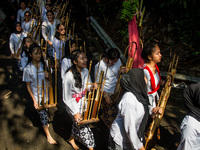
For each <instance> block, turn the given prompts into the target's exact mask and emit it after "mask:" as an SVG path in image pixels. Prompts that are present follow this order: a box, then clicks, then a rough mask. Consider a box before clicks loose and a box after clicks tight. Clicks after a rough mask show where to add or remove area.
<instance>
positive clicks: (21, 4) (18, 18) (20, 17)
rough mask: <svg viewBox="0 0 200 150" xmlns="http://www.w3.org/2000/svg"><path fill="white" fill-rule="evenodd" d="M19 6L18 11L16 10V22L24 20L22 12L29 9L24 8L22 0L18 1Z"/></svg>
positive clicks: (24, 4)
mask: <svg viewBox="0 0 200 150" xmlns="http://www.w3.org/2000/svg"><path fill="white" fill-rule="evenodd" d="M20 8H21V9H19V10H18V11H17V22H20V23H22V22H24V19H25V18H24V13H25V12H26V11H31V10H30V9H29V8H26V3H25V2H24V1H21V2H20Z"/></svg>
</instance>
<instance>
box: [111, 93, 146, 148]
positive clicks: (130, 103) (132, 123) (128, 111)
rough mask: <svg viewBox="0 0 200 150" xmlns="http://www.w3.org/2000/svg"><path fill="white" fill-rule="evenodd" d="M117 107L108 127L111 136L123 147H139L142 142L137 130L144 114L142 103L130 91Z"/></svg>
mask: <svg viewBox="0 0 200 150" xmlns="http://www.w3.org/2000/svg"><path fill="white" fill-rule="evenodd" d="M118 108H119V111H118V115H117V117H116V119H115V120H114V122H113V123H112V126H111V129H110V135H111V137H112V138H113V140H114V142H115V143H117V144H118V145H119V146H121V147H123V148H124V149H127V150H129V149H130V150H135V149H136V150H138V149H140V148H141V147H142V146H143V143H142V142H141V140H140V139H139V137H138V135H137V132H138V130H139V127H140V124H141V122H142V119H143V117H144V114H145V112H144V107H143V105H142V103H140V102H139V101H138V100H137V98H136V97H135V95H133V94H132V93H131V92H126V93H125V94H124V95H123V97H122V99H121V101H120V103H119V105H118Z"/></svg>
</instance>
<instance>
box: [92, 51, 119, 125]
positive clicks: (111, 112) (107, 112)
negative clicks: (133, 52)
mask: <svg viewBox="0 0 200 150" xmlns="http://www.w3.org/2000/svg"><path fill="white" fill-rule="evenodd" d="M119 57H120V53H119V51H118V49H116V48H110V49H108V50H107V51H106V54H105V56H104V57H103V59H102V60H100V62H99V63H97V64H96V65H95V74H94V77H96V75H97V74H98V75H97V79H96V82H98V81H99V76H100V72H101V71H104V72H106V68H107V66H108V70H107V74H106V79H105V85H104V89H103V90H104V92H103V97H104V99H103V101H102V106H103V114H102V115H101V119H102V120H103V122H104V123H105V125H107V127H108V128H110V125H111V124H112V121H113V120H114V119H115V116H116V115H117V106H116V104H112V95H113V94H114V91H115V86H116V83H117V80H118V77H119V75H118V73H119V70H120V67H121V65H122V63H121V60H120V58H119ZM98 68H99V70H97V69H98ZM97 71H98V72H97Z"/></svg>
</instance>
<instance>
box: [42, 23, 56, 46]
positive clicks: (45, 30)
mask: <svg viewBox="0 0 200 150" xmlns="http://www.w3.org/2000/svg"><path fill="white" fill-rule="evenodd" d="M59 23H60V20H57V19H54V22H53V24H51V22H49V21H44V22H43V23H42V36H43V38H44V39H45V41H47V34H48V40H50V41H51V42H53V39H54V36H55V33H56V26H57V24H59Z"/></svg>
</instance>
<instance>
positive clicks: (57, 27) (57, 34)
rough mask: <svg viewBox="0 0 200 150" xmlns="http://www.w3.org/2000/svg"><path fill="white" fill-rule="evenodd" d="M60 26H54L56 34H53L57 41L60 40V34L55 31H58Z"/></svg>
mask: <svg viewBox="0 0 200 150" xmlns="http://www.w3.org/2000/svg"><path fill="white" fill-rule="evenodd" d="M61 25H62V24H60V23H59V24H57V26H56V34H55V38H57V39H58V40H60V37H59V36H60V33H59V32H58V31H57V30H59V27H60V26H61Z"/></svg>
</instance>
